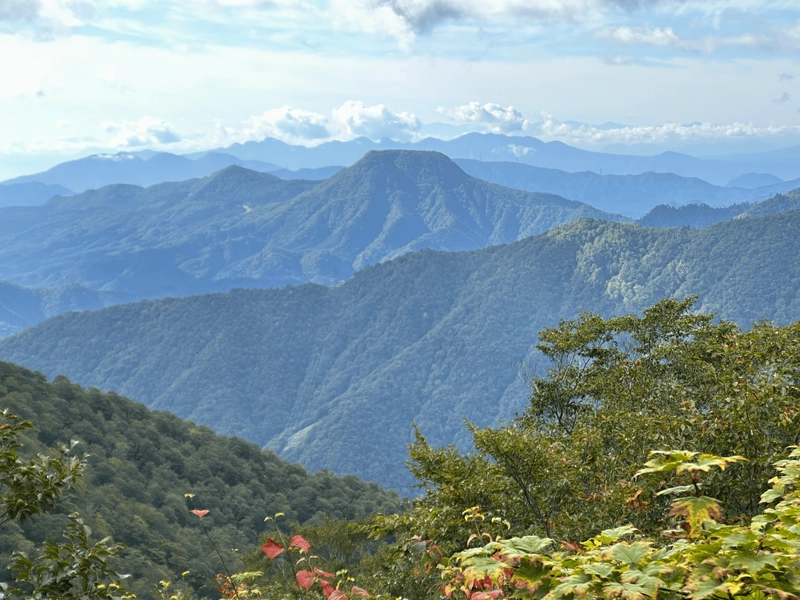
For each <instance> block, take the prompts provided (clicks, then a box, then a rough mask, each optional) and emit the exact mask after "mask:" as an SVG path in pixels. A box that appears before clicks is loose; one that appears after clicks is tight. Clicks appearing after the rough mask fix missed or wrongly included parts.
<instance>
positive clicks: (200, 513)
mask: <svg viewBox="0 0 800 600" xmlns="http://www.w3.org/2000/svg"><path fill="white" fill-rule="evenodd" d="M189 512H190V513H192V514H193V515H197V516H198V518H200V519H202V518H203V517H205V516H206V515H207V514H208V513H209V512H211V511H209V510H198V509H196V508H195V509H193V510H190V511H189Z"/></svg>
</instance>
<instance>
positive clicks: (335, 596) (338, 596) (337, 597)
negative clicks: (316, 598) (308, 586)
mask: <svg viewBox="0 0 800 600" xmlns="http://www.w3.org/2000/svg"><path fill="white" fill-rule="evenodd" d="M328 600H348V599H347V594H345V593H344V592H343V591H341V590H333V593H331V595H330V596H328Z"/></svg>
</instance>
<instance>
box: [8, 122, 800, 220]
mask: <svg viewBox="0 0 800 600" xmlns="http://www.w3.org/2000/svg"><path fill="white" fill-rule="evenodd" d="M370 150H432V151H436V152H441V153H443V154H445V155H447V156H449V157H450V158H453V159H456V158H458V159H470V160H478V161H488V162H513V163H521V164H528V165H532V166H537V167H541V168H549V169H559V170H562V171H567V172H570V173H579V172H583V171H591V172H594V173H598V174H600V175H603V174H605V175H637V174H644V173H649V172H653V173H673V174H676V175H679V176H682V177H689V178H692V177H695V178H700V179H703V180H704V181H707V182H710V183H713V184H716V185H725V184H726V183H727V182H730V181H731V180H733V179H735V178H736V177H739V176H742V175H747V174H751V175H752V174H753V172H754V171H768V172H771V173H775V174H776V175H778V176H779V178H778V181H775V180H774V179H770V180H768V181H767V180H764V182H766V183H779V182H780V179H797V178H800V150H799V149H798V148H794V149H792V148H790V149H786V150H781V151H774V152H765V153H761V154H748V155H744V154H742V155H731V156H725V157H721V158H716V159H699V158H695V157H692V156H689V155H686V154H680V153H677V152H663V153H661V154H657V155H654V156H640V155H627V154H612V153H607V152H591V151H587V150H581V149H579V148H574V147H572V146H568V145H566V144H563V143H561V142H543V141H541V140H539V139H537V138H534V137H523V136H506V135H499V134H479V133H468V134H465V135H462V136H460V137H457V138H455V139H451V140H440V139H437V138H426V139H423V140H420V141H418V142H414V143H408V142H395V141H393V140H389V139H384V140H381V141H379V142H373V141H371V140H369V139H367V138H357V139H354V140H350V141H347V142H340V141H334V142H326V143H323V144H320V145H318V146H315V147H313V148H308V147H305V146H292V145H290V144H286V143H284V142H281V141H279V140H276V139H272V138H266V139H265V140H262V141H260V142H255V141H251V142H246V143H244V144H233V145H231V146H229V147H227V148H220V149H217V150H212V151H207V152H197V153H194V154H189V155H185V156H177V155H174V154H169V153H164V152H161V153H157V152H153V151H140V152H121V153H118V154H99V155H94V156H90V157H87V158H83V159H80V160H75V161H69V162H65V163H62V164H60V165H56V166H55V167H53V168H52V169H49V170H48V171H45V172H43V173H36V174H34V175H26V176H24V177H17V178H15V179H11V180H8V181H7V182H5V183H23V182H33V181H38V182H41V183H46V184H59V185H62V186H65V187H67V188H68V189H71V190H75V191H79V192H80V191H85V190H87V189H96V188H99V187H102V186H104V185H111V184H115V183H129V184H133V185H143V186H147V185H153V184H156V183H162V182H166V181H182V180H184V179H189V178H194V177H205V176H207V175H210V174H211V173H213V172H214V171H217V170H219V169H221V168H223V167H226V166H229V165H238V166H241V167H245V168H248V169H252V170H255V171H262V172H275V171H279V170H280V171H281V173H282V174H281V175H280V176H281V177H284V178H287V179H289V178H290V179H296V178H308V179H322V178H324V177H325V175H330V174H333V172H335V167H331V166H330V165H345V166H349V165H352V164H354V163H355V162H357V161H358V160H360V159H361V158H362V157H363V156H364V155H365V154H366V153H367V152H369V151H370ZM303 169H309V170H310V171H305V172H302V170H303ZM297 171H301V172H299V173H298V172H297ZM743 181H750V180H747V179H745V180H743ZM496 183H501V185H507V184H505V183H502V182H496ZM756 183H758V182H756V181H750V183H749V184H747V185H745V186H744V187H752V186H754V185H755V184H756ZM585 186H586V183H584V184H583V185H582V186H578V187H579V188H580V187H585ZM654 187H657V184H653V185H651V186H650V188H649V192H648V193H655V189H654ZM794 187H797V186H794ZM521 189H529V188H527V187H526V188H521ZM787 189H793V188H792V187H788V188H784V189H774V190H773V191H772V193H778V192H780V191H786V190H787ZM529 191H545V190H538V189H534V190H530V189H529ZM684 191H685V192H686V193H689V192H688V191H686V190H684ZM687 197H688V199H687V200H686V202H685V203H691V202H698V203H699V202H705V203H707V204H712V205H714V204H715V203H716V201H715V200H714V199H713V198H706V199H703V198H697V197H695V196H693V195H692V194H691V193H689V196H687ZM571 199H579V198H571ZM738 201H741V199H738V198H734V199H733V200H731V201H730V202H728V203H732V202H738ZM661 202H666V201H663V200H659V201H656V203H655V204H652V205H650V206H649V207H648V209H649V208H652V206H655V205H656V204H658V203H661ZM726 202H727V201H726ZM645 212H646V211H645ZM638 214H639V216H640V215H641V214H643V213H638Z"/></svg>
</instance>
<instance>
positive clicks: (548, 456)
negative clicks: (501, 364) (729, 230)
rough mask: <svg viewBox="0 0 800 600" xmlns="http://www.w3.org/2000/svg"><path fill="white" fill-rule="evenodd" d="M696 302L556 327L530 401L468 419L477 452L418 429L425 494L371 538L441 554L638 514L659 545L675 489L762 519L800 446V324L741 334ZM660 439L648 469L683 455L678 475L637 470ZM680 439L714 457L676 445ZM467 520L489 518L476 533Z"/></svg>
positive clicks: (563, 533)
mask: <svg viewBox="0 0 800 600" xmlns="http://www.w3.org/2000/svg"><path fill="white" fill-rule="evenodd" d="M693 303H694V299H692V298H690V299H687V300H683V301H678V300H674V299H666V300H663V301H661V302H659V303H657V304H655V305H654V306H652V307H650V308H649V309H647V310H645V311H644V315H643V316H636V315H626V316H621V317H614V318H611V319H604V318H602V317H600V316H599V315H595V314H591V313H584V314H583V315H581V317H580V318H579V319H577V320H571V321H562V322H561V323H560V324H559V326H558V327H555V328H547V329H545V330H544V331H543V332H542V333H541V335H540V343H539V349H540V350H541V351H542V353H543V354H544V355H545V356H547V357H549V358H550V359H551V364H552V366H551V368H550V369H549V370H548V372H547V373H546V374H543V375H541V376H538V377H534V378H533V379H532V381H531V386H532V393H531V398H530V405H529V407H528V409H527V410H526V411H525V412H524V413H523V414H521V415H519V416H518V417H517V418H516V419H515V420H514V421H513V422H511V423H508V424H504V425H501V426H499V427H487V428H480V427H476V426H474V425H471V426H470V431H471V432H472V435H473V437H474V443H475V452H473V453H471V454H462V453H461V452H459V451H458V450H457V449H455V448H452V447H450V448H439V449H435V448H432V447H431V446H430V445H429V444H428V443H427V441H426V440H425V438H424V437H423V436H421V435H419V434H418V436H417V439H416V441H415V443H414V444H413V445H412V447H411V450H410V455H411V468H412V471H413V472H414V474H415V475H416V477H417V478H418V480H419V481H420V486H421V487H422V489H423V490H424V492H425V494H424V496H422V497H421V498H419V499H417V500H415V501H414V503H413V506H412V508H411V509H410V510H409V511H407V512H406V513H404V514H403V515H399V516H387V517H379V518H377V519H375V520H374V526H373V530H372V532H373V534H374V535H375V536H376V537H381V536H386V535H395V536H397V538H398V539H407V538H409V537H411V536H413V535H419V536H422V537H423V538H429V539H431V540H433V541H434V542H435V543H436V544H437V545H438V547H439V548H441V550H442V552H443V553H444V554H445V555H449V554H452V553H453V552H456V551H458V550H461V549H463V544H464V543H465V540H467V539H468V538H469V536H470V535H472V534H478V535H482V534H487V535H490V536H491V537H492V538H493V539H496V538H497V537H498V536H503V537H504V536H507V535H513V536H526V535H536V536H540V537H546V538H549V539H557V540H559V541H561V542H564V543H567V544H574V542H573V541H572V540H580V539H587V538H591V537H593V536H596V535H598V534H599V532H601V531H602V530H605V529H613V528H616V527H619V526H622V525H625V524H627V523H632V524H633V526H634V527H636V528H637V530H639V531H641V532H642V533H643V534H644V535H647V536H650V537H652V538H654V539H657V538H658V535H659V531H660V528H661V526H662V523H663V521H664V519H665V517H666V516H667V514H668V513H669V511H670V504H669V502H668V500H667V499H666V498H665V497H664V492H665V490H666V491H667V492H674V491H681V490H689V489H691V490H702V493H703V497H713V498H718V499H719V500H720V501H721V503H722V506H724V507H725V510H726V511H727V518H728V520H730V521H732V522H737V521H738V522H745V521H746V520H747V519H750V518H752V517H753V516H754V515H756V514H757V513H758V512H759V511H760V508H759V497H760V496H761V494H762V493H764V492H765V491H766V485H767V484H766V481H767V479H768V473H769V472H770V470H771V468H772V466H771V465H772V463H774V462H775V461H776V460H778V459H780V458H782V457H783V456H785V452H786V451H785V449H786V448H787V447H788V446H791V445H796V444H797V443H798V441H800V386H799V383H800V382H798V377H800V375H798V374H799V373H800V323H795V324H792V325H789V326H785V327H778V326H775V325H773V324H771V323H768V322H761V323H758V324H756V325H755V326H754V327H753V328H752V329H750V330H747V331H742V330H740V329H739V328H738V327H736V326H735V325H734V324H732V323H730V322H726V321H719V322H715V321H714V320H713V319H712V316H711V315H706V314H698V313H695V312H693V311H692V306H693ZM653 446H655V447H656V448H658V452H660V453H657V454H655V455H654V456H653V457H652V459H651V462H650V463H649V465H648V469H650V470H651V471H653V472H658V473H661V471H663V470H665V469H671V468H673V466H674V465H676V464H677V463H676V462H675V461H678V462H680V465H681V466H680V467H679V468H677V471H678V476H679V477H680V478H683V481H681V482H679V485H677V486H673V485H668V484H667V480H666V478H665V477H664V476H662V477H647V478H646V477H644V476H642V477H639V478H636V479H634V475H635V474H636V472H637V468H638V465H640V464H641V463H642V462H643V461H644V460H646V459H647V456H648V451H649V449H650V448H652V447H653ZM681 447H683V448H686V447H690V448H691V447H694V448H698V449H700V448H702V449H703V450H704V452H705V454H696V452H695V451H686V452H684V453H683V454H677V453H674V452H673V451H672V450H671V449H672V448H681ZM711 455H718V456H729V457H730V458H728V459H726V461H727V462H725V463H724V465H725V466H728V465H730V466H729V467H728V468H729V470H730V471H731V472H732V475H731V476H728V477H724V476H722V475H720V474H719V473H717V472H714V473H710V474H708V475H707V476H706V477H705V479H704V481H703V483H702V484H700V483H699V481H698V479H697V477H698V476H699V474H700V473H704V472H705V471H707V470H709V469H711V468H712V467H715V466H719V465H720V463H717V462H715V460H716V459H713V458H711ZM731 455H733V456H731ZM742 456H743V457H746V458H747V459H748V460H747V462H741V461H740V460H739V457H742ZM661 474H662V475H663V473H661ZM697 502H699V503H700V504H703V503H708V500H698V501H697ZM709 506H711V505H710V504H709ZM673 508H674V507H673ZM695 508H696V510H695V509H693V510H694V513H693V514H700V512H698V511H699V510H700V508H698V507H695ZM687 510H688V509H687ZM703 510H706V512H708V511H711V509H710V508H706V509H703ZM469 515H473V516H474V515H478V516H479V518H480V519H482V520H483V522H484V523H485V525H484V527H483V528H481V529H480V531H478V530H476V529H475V524H474V518H472V517H471V518H472V521H471V520H469V519H466V518H465V516H469ZM709 515H711V516H713V514H712V513H711V512H709ZM505 523H508V524H509V527H510V531H509V530H507V529H508V528H507V527H506V526H505ZM692 526H693V527H696V526H697V523H692ZM429 562H431V563H434V564H435V563H436V562H438V561H436V560H435V559H431V560H429ZM428 583H429V585H432V583H433V579H432V578H429V581H428Z"/></svg>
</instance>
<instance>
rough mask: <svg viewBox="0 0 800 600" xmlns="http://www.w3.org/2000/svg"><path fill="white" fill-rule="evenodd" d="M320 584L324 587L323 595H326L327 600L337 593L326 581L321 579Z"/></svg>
mask: <svg viewBox="0 0 800 600" xmlns="http://www.w3.org/2000/svg"><path fill="white" fill-rule="evenodd" d="M319 584H320V585H321V586H322V593H323V594H325V597H326V598H330V597H331V594H333V592H335V591H336V590H334V589H333V586H332V585H331V584H330V583H328V582H327V581H325V580H324V579H320V580H319Z"/></svg>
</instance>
